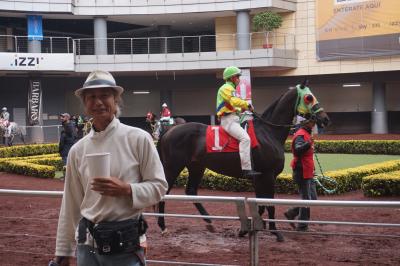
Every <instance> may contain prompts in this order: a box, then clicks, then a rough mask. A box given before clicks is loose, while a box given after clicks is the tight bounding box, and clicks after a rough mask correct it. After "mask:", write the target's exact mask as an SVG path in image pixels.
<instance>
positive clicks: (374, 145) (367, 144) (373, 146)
mask: <svg viewBox="0 0 400 266" xmlns="http://www.w3.org/2000/svg"><path fill="white" fill-rule="evenodd" d="M291 143H292V142H291V141H290V140H288V141H286V143H285V151H286V152H290V146H291ZM315 149H316V151H317V152H320V153H346V154H387V155H400V140H316V141H315Z"/></svg>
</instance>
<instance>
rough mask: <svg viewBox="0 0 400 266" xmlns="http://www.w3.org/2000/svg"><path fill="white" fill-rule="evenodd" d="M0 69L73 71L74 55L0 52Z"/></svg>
mask: <svg viewBox="0 0 400 266" xmlns="http://www.w3.org/2000/svg"><path fill="white" fill-rule="evenodd" d="M0 70H32V71H34V70H39V71H44V70H46V71H74V55H73V54H72V53H70V54H45V53H0Z"/></svg>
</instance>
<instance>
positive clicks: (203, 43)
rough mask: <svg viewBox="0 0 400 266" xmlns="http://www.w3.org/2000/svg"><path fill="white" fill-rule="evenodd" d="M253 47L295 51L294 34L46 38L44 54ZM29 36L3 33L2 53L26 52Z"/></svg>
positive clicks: (209, 49) (131, 52)
mask: <svg viewBox="0 0 400 266" xmlns="http://www.w3.org/2000/svg"><path fill="white" fill-rule="evenodd" d="M238 39H241V40H242V41H243V42H244V43H247V44H249V47H248V48H249V49H248V50H254V49H267V48H279V49H284V50H286V49H291V50H295V49H296V45H295V36H294V35H292V34H286V33H278V32H252V33H249V34H218V35H198V36H172V37H137V38H136V37H135V38H106V39H101V38H88V39H72V38H70V37H47V36H45V37H43V40H41V41H40V44H41V45H40V46H41V48H40V49H41V53H75V54H76V55H77V56H80V55H96V54H98V52H96V49H101V51H102V53H104V54H108V55H124V54H127V55H134V54H173V53H181V54H184V53H204V52H223V51H235V50H238V48H237V45H236V43H237V40H238ZM28 46H29V40H28V36H15V35H0V52H9V53H27V52H28V50H29V49H28Z"/></svg>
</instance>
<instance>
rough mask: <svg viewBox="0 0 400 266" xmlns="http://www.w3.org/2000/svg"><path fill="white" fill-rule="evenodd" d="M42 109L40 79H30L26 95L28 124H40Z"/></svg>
mask: <svg viewBox="0 0 400 266" xmlns="http://www.w3.org/2000/svg"><path fill="white" fill-rule="evenodd" d="M41 110H42V88H41V86H40V81H38V80H31V81H30V86H29V95H28V121H29V125H31V126H35V125H40V117H41V116H40V115H41Z"/></svg>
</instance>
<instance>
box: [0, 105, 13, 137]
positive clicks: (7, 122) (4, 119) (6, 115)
mask: <svg viewBox="0 0 400 266" xmlns="http://www.w3.org/2000/svg"><path fill="white" fill-rule="evenodd" d="M0 119H1V120H2V123H3V126H4V127H5V128H6V132H5V136H10V135H11V127H10V113H9V112H7V107H3V108H2V109H1V114H0ZM5 136H4V137H5ZM3 143H4V144H5V139H4V140H3Z"/></svg>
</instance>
